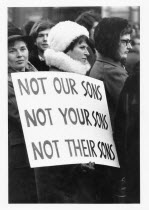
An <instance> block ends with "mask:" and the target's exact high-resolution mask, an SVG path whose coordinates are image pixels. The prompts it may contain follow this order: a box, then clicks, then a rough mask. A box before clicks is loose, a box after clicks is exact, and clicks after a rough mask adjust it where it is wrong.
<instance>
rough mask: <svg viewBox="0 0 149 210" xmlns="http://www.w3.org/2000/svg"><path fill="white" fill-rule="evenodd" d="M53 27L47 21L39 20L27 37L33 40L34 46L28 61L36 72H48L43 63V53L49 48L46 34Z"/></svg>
mask: <svg viewBox="0 0 149 210" xmlns="http://www.w3.org/2000/svg"><path fill="white" fill-rule="evenodd" d="M53 26H54V24H53V23H51V22H50V21H49V20H39V21H37V22H35V23H34V25H33V26H32V28H31V30H30V33H29V35H30V36H31V37H32V38H33V42H34V46H33V49H32V50H31V52H30V56H29V61H30V62H31V63H32V64H33V65H34V66H35V67H36V68H37V69H38V71H49V67H48V66H47V65H46V63H45V59H44V56H43V55H44V51H45V50H46V49H47V48H48V47H49V46H48V43H47V38H48V33H49V31H50V30H51V28H52V27H53Z"/></svg>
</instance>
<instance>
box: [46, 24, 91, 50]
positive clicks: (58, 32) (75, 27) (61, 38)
mask: <svg viewBox="0 0 149 210" xmlns="http://www.w3.org/2000/svg"><path fill="white" fill-rule="evenodd" d="M82 35H85V36H87V37H88V38H89V32H88V31H87V29H86V28H85V27H84V26H81V25H79V24H78V23H76V22H72V21H63V22H59V23H57V24H56V25H55V26H54V27H52V28H51V30H50V32H49V35H48V44H49V47H50V49H53V50H54V51H60V52H63V51H64V50H65V49H66V48H67V47H68V46H69V45H70V44H71V42H72V41H73V40H75V39H76V38H77V37H79V36H82Z"/></svg>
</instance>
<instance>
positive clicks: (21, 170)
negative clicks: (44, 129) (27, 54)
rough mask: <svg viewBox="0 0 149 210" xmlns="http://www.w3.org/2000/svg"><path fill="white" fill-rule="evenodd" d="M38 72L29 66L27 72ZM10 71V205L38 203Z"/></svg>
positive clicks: (9, 70) (12, 70) (10, 71)
mask: <svg viewBox="0 0 149 210" xmlns="http://www.w3.org/2000/svg"><path fill="white" fill-rule="evenodd" d="M28 71H36V69H35V68H34V67H33V66H32V65H31V64H28V66H27V68H26V72H28ZM12 72H15V70H14V69H11V68H9V69H8V156H9V157H8V160H9V185H8V186H9V203H37V192H36V184H35V174H34V169H32V168H30V164H29V160H28V155H27V151H26V146H25V140H24V136H23V131H22V126H21V122H20V116H19V112H18V106H17V102H16V97H15V93H14V88H13V84H12V79H11V73H12Z"/></svg>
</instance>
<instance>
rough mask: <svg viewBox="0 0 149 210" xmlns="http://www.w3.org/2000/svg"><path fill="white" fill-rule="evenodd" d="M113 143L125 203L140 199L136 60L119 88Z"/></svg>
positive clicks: (138, 73) (138, 82)
mask: <svg viewBox="0 0 149 210" xmlns="http://www.w3.org/2000/svg"><path fill="white" fill-rule="evenodd" d="M114 139H115V144H116V148H117V152H118V156H119V162H120V165H121V176H123V177H125V179H126V183H127V197H126V203H139V202H140V62H139V61H138V62H137V63H136V65H135V66H134V69H133V71H132V74H131V75H130V76H129V77H128V78H127V80H126V82H125V84H124V87H123V89H122V91H121V94H120V98H119V103H118V108H117V112H116V117H115V131H114Z"/></svg>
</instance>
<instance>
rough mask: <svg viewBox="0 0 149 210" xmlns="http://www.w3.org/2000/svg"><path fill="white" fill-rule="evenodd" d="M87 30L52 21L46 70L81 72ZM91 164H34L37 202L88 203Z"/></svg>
mask: <svg viewBox="0 0 149 210" xmlns="http://www.w3.org/2000/svg"><path fill="white" fill-rule="evenodd" d="M87 42H88V31H87V30H86V29H85V28H84V27H83V26H80V25H78V24H77V23H75V22H72V21H64V22H60V23H58V24H56V25H55V26H54V27H53V28H52V29H51V31H50V32H49V35H48V44H49V49H47V50H46V51H45V53H44V55H45V60H46V63H47V64H48V65H49V66H50V71H62V72H72V73H77V74H83V75H85V74H86V73H87V71H88V70H89V69H90V65H89V63H88V61H87V56H88V55H89V53H88V50H87V46H88V45H87ZM92 170H93V165H92V164H91V163H90V164H89V165H80V164H74V165H62V166H50V167H42V168H35V173H36V180H37V189H38V196H39V201H40V202H41V203H92V202H94V201H93V199H94V198H95V196H93V189H94V187H93V185H92V183H91V182H92V180H93V179H91V173H92Z"/></svg>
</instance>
